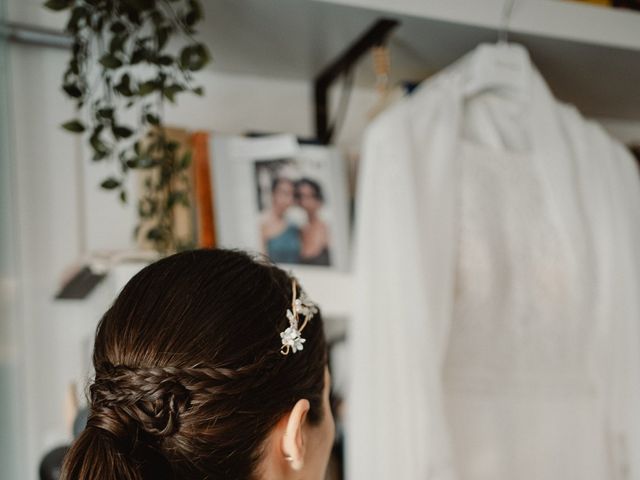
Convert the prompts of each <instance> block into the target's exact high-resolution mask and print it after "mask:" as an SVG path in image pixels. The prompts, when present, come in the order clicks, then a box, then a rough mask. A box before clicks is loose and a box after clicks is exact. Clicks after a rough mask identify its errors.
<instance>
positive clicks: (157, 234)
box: [147, 227, 165, 241]
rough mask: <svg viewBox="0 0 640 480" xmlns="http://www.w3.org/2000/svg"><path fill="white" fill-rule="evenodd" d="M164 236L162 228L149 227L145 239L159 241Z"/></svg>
mask: <svg viewBox="0 0 640 480" xmlns="http://www.w3.org/2000/svg"><path fill="white" fill-rule="evenodd" d="M164 238H165V234H164V233H163V230H162V229H161V228H159V227H154V228H151V229H149V231H148V232H147V240H151V241H159V240H163V239H164Z"/></svg>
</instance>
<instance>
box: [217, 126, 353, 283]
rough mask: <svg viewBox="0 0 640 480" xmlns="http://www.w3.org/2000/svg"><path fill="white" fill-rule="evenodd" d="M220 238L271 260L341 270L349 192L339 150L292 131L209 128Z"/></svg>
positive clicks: (345, 248)
mask: <svg viewBox="0 0 640 480" xmlns="http://www.w3.org/2000/svg"><path fill="white" fill-rule="evenodd" d="M210 150H211V157H212V165H213V168H212V169H211V175H212V180H211V184H212V185H213V190H214V203H215V217H216V228H217V232H218V239H219V242H218V243H219V245H220V246H222V247H227V248H242V249H245V250H249V251H254V252H261V253H263V254H265V255H267V256H268V257H269V258H271V259H272V260H273V261H274V262H276V263H280V264H290V265H310V266H316V267H324V268H327V267H329V268H335V269H339V270H344V269H346V267H347V257H348V216H349V215H348V214H349V203H348V192H347V188H348V187H347V170H346V164H345V161H344V158H343V157H342V155H341V154H340V153H339V152H338V151H337V150H336V149H335V148H333V147H325V146H320V145H305V144H302V145H301V144H298V141H297V140H296V138H295V137H294V136H292V135H273V136H268V137H257V138H250V137H241V136H231V135H222V134H213V135H212V136H211V145H210Z"/></svg>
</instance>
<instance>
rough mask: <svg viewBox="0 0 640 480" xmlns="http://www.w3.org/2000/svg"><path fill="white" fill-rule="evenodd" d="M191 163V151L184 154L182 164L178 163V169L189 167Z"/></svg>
mask: <svg viewBox="0 0 640 480" xmlns="http://www.w3.org/2000/svg"><path fill="white" fill-rule="evenodd" d="M189 165H191V152H186V153H185V154H184V155H183V156H182V159H181V160H180V165H178V169H179V170H184V169H185V168H188V167H189Z"/></svg>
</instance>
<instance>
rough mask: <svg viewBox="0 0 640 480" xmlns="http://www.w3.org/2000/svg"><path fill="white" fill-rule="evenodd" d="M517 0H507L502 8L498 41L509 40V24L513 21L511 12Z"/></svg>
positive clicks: (504, 41)
mask: <svg viewBox="0 0 640 480" xmlns="http://www.w3.org/2000/svg"><path fill="white" fill-rule="evenodd" d="M515 3H516V0H505V2H504V7H503V8H502V21H501V24H500V30H499V32H498V42H500V43H507V41H508V40H509V24H510V23H511V14H512V13H513V5H514V4H515Z"/></svg>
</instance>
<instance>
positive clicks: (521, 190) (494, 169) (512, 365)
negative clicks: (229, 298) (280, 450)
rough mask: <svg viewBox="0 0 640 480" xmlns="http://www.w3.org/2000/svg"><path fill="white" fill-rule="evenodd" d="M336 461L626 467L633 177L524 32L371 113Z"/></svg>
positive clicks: (638, 273)
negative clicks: (542, 67) (522, 39)
mask: <svg viewBox="0 0 640 480" xmlns="http://www.w3.org/2000/svg"><path fill="white" fill-rule="evenodd" d="M357 211H358V219H357V226H356V239H355V244H356V245H355V247H356V249H355V250H356V294H355V297H356V298H355V302H356V315H355V318H354V319H353V323H352V325H351V331H350V332H349V335H350V337H349V338H350V342H351V348H352V370H353V374H352V376H351V377H352V378H351V384H352V385H351V390H350V395H349V397H348V398H349V410H348V424H347V425H348V428H347V461H348V465H347V471H348V478H349V479H350V480H365V479H367V480H376V479H380V480H383V479H384V480H387V479H389V478H399V479H403V480H423V479H424V480H427V479H429V480H445V479H446V480H453V479H458V480H489V479H490V480H534V479H535V480H541V479H544V480H546V479H548V480H570V479H580V480H602V479H616V480H617V479H640V409H639V408H638V405H640V329H639V328H638V327H639V325H638V319H639V318H640V295H639V293H640V255H639V252H638V249H637V245H639V244H640V243H639V242H640V215H639V214H640V180H639V176H638V172H637V169H636V167H635V164H634V162H633V160H632V158H631V157H630V155H629V154H628V152H626V150H625V149H624V148H623V147H622V146H621V145H619V144H618V143H617V142H615V141H614V140H612V139H611V138H609V137H608V136H607V135H606V134H605V133H604V131H603V130H602V129H601V128H600V127H599V126H597V125H596V124H594V123H592V122H589V121H587V120H585V119H583V118H582V117H581V116H580V115H579V113H578V112H577V111H576V110H575V109H573V108H572V107H569V106H566V105H562V104H559V103H558V102H557V101H556V100H555V99H554V98H553V97H552V95H551V93H550V92H549V90H548V87H547V86H546V84H545V83H544V81H543V79H542V77H541V76H540V74H539V73H538V72H537V71H536V69H535V67H534V66H533V65H532V64H531V62H530V60H529V57H528V54H527V52H526V50H524V48H522V47H520V46H518V45H508V46H506V45H482V46H480V47H478V48H477V49H476V50H475V51H474V52H472V53H470V54H469V55H468V56H467V57H465V58H463V59H462V60H461V61H459V62H458V63H456V64H455V65H453V66H452V67H450V68H449V69H447V70H445V71H443V72H441V73H440V74H439V75H437V76H436V77H434V78H433V79H431V80H429V81H427V82H425V84H423V85H422V86H421V87H420V88H419V90H418V91H417V92H416V93H414V95H413V96H412V97H410V98H407V99H405V100H403V101H401V102H400V103H399V104H397V105H396V106H394V107H392V108H391V109H389V110H388V111H386V112H385V113H383V114H382V115H381V116H380V117H378V118H377V119H376V120H375V122H373V123H372V125H371V126H370V127H369V128H368V130H367V132H366V138H365V143H364V150H363V157H362V170H361V178H360V184H359V191H358V210H357Z"/></svg>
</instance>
